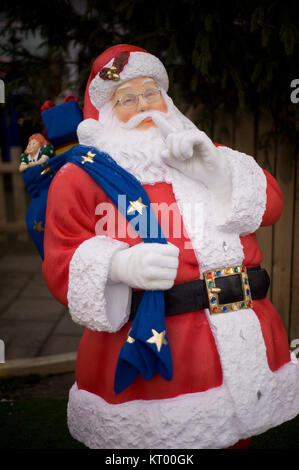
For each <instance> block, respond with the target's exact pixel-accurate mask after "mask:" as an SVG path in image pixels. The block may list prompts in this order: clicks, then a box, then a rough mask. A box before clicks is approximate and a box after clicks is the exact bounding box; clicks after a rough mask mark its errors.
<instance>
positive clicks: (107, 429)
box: [43, 149, 299, 448]
mask: <svg viewBox="0 0 299 470" xmlns="http://www.w3.org/2000/svg"><path fill="white" fill-rule="evenodd" d="M225 152H226V153H227V155H228V157H227V158H228V159H229V160H230V165H231V169H232V179H233V196H232V200H233V201H232V205H231V209H230V212H231V213H230V214H228V216H227V220H226V222H225V223H222V224H220V227H221V228H220V230H219V227H218V226H217V223H216V224H215V223H214V221H213V217H214V216H213V213H211V212H210V210H209V211H206V204H205V198H207V200H209V198H210V195H209V194H208V192H207V190H206V189H205V188H200V190H198V183H197V184H195V183H194V184H195V185H194V184H193V183H190V180H189V181H188V187H186V182H185V181H184V178H185V177H183V176H182V175H179V174H178V173H177V172H176V171H175V172H174V174H173V179H172V178H168V181H161V182H158V183H156V184H154V185H152V184H145V185H144V188H145V190H146V191H147V193H148V195H149V198H150V200H151V203H152V204H153V207H154V210H155V203H156V204H160V207H161V203H164V204H166V205H168V206H171V208H172V212H171V213H172V218H171V220H170V225H169V229H168V227H166V226H165V224H166V222H165V220H163V216H161V213H159V214H158V213H157V217H158V218H159V222H160V224H161V226H162V230H163V232H164V233H166V234H167V235H168V236H167V239H168V241H169V242H170V243H172V244H174V245H176V246H177V247H178V248H179V249H180V256H179V268H178V272H177V277H176V280H175V284H181V283H184V282H189V281H193V280H197V279H201V278H202V270H205V269H206V268H208V269H209V268H211V267H213V268H214V267H217V266H218V267H222V266H225V265H230V264H231V265H233V264H241V263H243V264H245V265H246V266H248V267H249V266H257V265H259V264H261V262H262V253H261V250H260V248H259V246H258V243H257V239H256V236H255V234H254V233H252V232H253V231H254V230H256V229H257V228H258V226H259V225H271V224H274V223H275V222H276V221H277V220H278V218H279V217H280V214H281V212H282V208H283V202H282V196H281V191H280V189H279V186H278V185H277V183H276V181H275V180H274V178H273V177H272V176H271V175H270V174H269V173H267V172H262V171H261V170H260V169H259V167H257V165H256V163H255V162H254V160H253V159H251V157H248V156H244V155H243V154H239V152H234V151H231V150H230V149H225V150H224V153H225ZM232 162H233V163H232ZM244 162H245V163H244ZM244 165H245V167H244ZM240 175H241V177H240ZM240 179H241V180H240ZM170 180H171V181H170ZM182 180H183V181H182ZM246 184H248V185H251V186H255V187H252V188H251V191H252V192H251V191H250V186H248V189H247V191H246V186H245V190H244V185H246ZM256 185H257V186H256ZM259 186H262V187H259ZM195 188H196V189H195ZM240 188H243V189H240ZM242 190H243V193H242ZM195 191H196V193H195ZM240 191H241V194H240ZM258 191H259V192H260V193H261V195H260V196H258V195H257V194H258ZM187 193H188V194H187ZM247 193H249V194H247ZM244 194H245V196H244ZM253 197H254V198H257V199H254V200H253V199H252V198H253ZM188 198H189V201H191V202H192V204H193V206H194V204H195V205H196V202H198V204H200V205H199V206H198V207H199V209H200V210H203V213H205V212H207V214H203V216H202V218H201V217H200V221H199V224H200V225H204V227H201V228H200V230H199V225H198V224H197V226H195V227H192V226H191V225H192V224H191V219H192V215H190V214H189V215H188V214H187V215H186V214H185V213H187V212H188V210H190V207H189V206H188V208H187V210H186V208H184V207H183V205H184V203H185V202H188V201H186V200H187V199H188ZM244 200H246V201H245V202H244ZM203 201H204V204H203ZM243 202H244V204H243ZM103 203H106V204H110V205H112V202H111V201H110V200H109V198H108V197H107V195H106V194H105V193H104V192H103V190H102V189H101V188H99V186H98V185H97V184H96V183H95V182H94V181H93V180H92V178H91V177H90V176H88V175H87V173H85V172H84V171H83V170H82V169H80V168H78V167H76V166H75V165H72V164H67V165H66V166H65V167H63V168H62V169H61V170H60V172H59V173H58V174H57V175H56V177H55V178H54V180H53V182H52V184H51V187H50V192H49V199H48V208H47V216H46V232H45V261H44V263H43V273H44V276H45V279H46V281H47V284H48V287H49V289H50V290H51V292H52V293H53V295H54V296H55V297H56V298H57V299H58V300H59V301H60V302H62V303H63V304H64V305H66V306H68V307H69V309H70V313H71V315H72V317H73V319H74V320H75V321H77V322H79V323H81V324H84V325H86V326H87V328H86V329H85V332H84V334H83V337H82V340H81V343H80V346H79V350H78V357H77V364H76V384H75V385H74V387H73V389H72V390H71V392H70V400H69V412H68V420H69V427H70V431H71V433H72V434H73V436H74V437H75V438H77V439H79V440H81V441H82V442H84V443H85V444H86V445H88V446H89V447H96V448H97V447H106V448H107V447H109V448H112V447H115V448H117V447H118V448H122V447H124V448H126V447H135V448H138V447H139V448H140V447H141V448H142V447H144V448H159V447H161V448H163V447H164V448H165V447H166V448H180V447H185V448H192V447H198V448H207V447H208V448H209V447H210V448H215V447H216V448H217V447H226V446H229V445H232V444H234V443H235V442H237V441H238V440H239V439H243V438H247V437H249V436H251V435H253V434H258V433H260V432H263V431H264V430H266V429H268V428H269V427H272V426H275V425H277V424H280V423H281V422H283V421H285V420H286V419H291V418H292V417H293V416H295V415H296V414H297V413H298V410H299V403H298V399H296V397H295V395H294V396H293V395H292V396H290V397H289V399H288V404H284V405H283V406H282V404H283V403H284V402H285V399H286V385H285V384H286V383H288V386H291V387H293V393H295V389H296V390H297V389H298V383H299V380H298V377H299V374H298V367H297V366H296V364H295V363H293V362H292V361H291V360H290V353H289V347H288V340H287V335H286V332H285V330H284V327H283V324H282V321H281V319H280V317H279V315H278V313H277V312H276V310H275V308H274V307H273V305H272V304H271V302H270V301H269V299H268V298H265V299H263V300H255V301H253V309H248V311H246V312H244V311H242V312H231V313H229V314H221V315H213V316H210V315H209V313H208V311H207V310H202V311H195V312H189V313H185V314H180V315H176V316H171V317H166V328H167V334H168V339H169V344H170V347H171V352H172V360H173V369H174V375H173V379H172V380H171V381H170V382H167V381H165V380H164V379H163V378H162V377H161V376H160V375H158V374H157V375H156V376H155V377H154V378H153V379H152V380H151V381H146V380H145V379H143V378H142V377H141V376H139V377H138V378H137V379H136V380H135V381H134V382H133V384H132V385H130V387H128V388H127V389H126V390H124V391H123V392H122V393H120V394H119V395H115V393H114V391H113V382H114V373H115V367H116V362H117V359H118V355H119V352H120V349H121V347H122V345H123V343H124V342H125V341H126V337H127V334H128V331H129V329H130V324H131V322H128V315H129V310H130V295H131V289H130V288H129V287H128V286H125V285H109V280H107V276H108V269H109V262H110V259H111V256H112V255H113V254H114V252H115V251H116V250H118V249H123V248H125V247H127V246H133V245H135V244H136V243H140V242H142V240H141V239H140V238H139V237H136V234H134V233H133V232H132V230H130V228H129V227H127V231H126V233H125V234H124V233H123V224H125V225H127V223H126V222H124V219H123V218H122V216H120V215H119V214H118V213H117V210H116V209H115V212H110V213H109V214H110V216H109V217H108V218H107V213H104V214H103V213H100V212H101V207H102V208H103ZM242 204H243V206H242ZM99 205H100V206H99ZM104 207H105V206H104ZM107 207H108V206H107ZM96 208H100V209H96ZM250 211H252V213H251V214H250V216H249V217H248V213H250ZM240 214H241V215H240ZM209 217H211V219H212V223H211V224H210V221H209ZM214 219H215V220H216V216H215V217H214ZM254 219H256V220H254ZM174 220H176V223H177V221H178V220H180V222H181V226H182V227H183V230H182V232H181V233H182V235H181V236H180V237H179V238H178V237H177V225H176V229H174V223H173V221H174ZM104 221H105V223H104ZM205 226H207V231H208V233H207V234H205ZM208 226H210V227H211V229H209V227H208ZM109 227H110V228H109ZM113 229H115V230H113ZM107 230H108V235H110V233H111V230H112V232H113V233H111V235H112V236H108V237H107ZM209 230H210V232H209ZM95 231H96V235H95ZM199 231H201V232H202V233H201V235H200V236H199V237H198V235H197V234H198V233H199ZM214 232H217V234H218V235H217V234H216V235H215V234H214ZM219 233H220V235H219ZM213 234H214V235H213ZM214 238H215V239H216V242H215V244H214V246H211V245H213V243H214V242H213V240H214ZM209 250H211V251H210V253H209ZM202 251H207V255H206V257H205V256H201V253H202ZM230 251H231V252H230ZM215 253H216V257H215ZM213 257H214V258H215V259H214V260H213ZM210 259H212V262H211V264H209V260H210ZM217 262H219V264H218V265H217ZM215 263H216V265H215ZM53 273H54V275H53ZM242 316H243V317H242ZM246 316H248V318H247V317H246ZM216 317H217V318H216ZM257 336H258V337H259V338H258V340H256V337H257ZM244 345H245V346H244ZM240 368H241V369H240ZM242 368H243V370H242ZM269 383H270V385H269ZM240 384H243V385H242V386H243V387H244V389H242V386H240ZM297 396H298V395H297ZM266 404H267V405H266ZM278 408H279V410H278V412H277V409H278ZM282 408H283V409H282ZM274 410H276V411H275V412H274ZM132 416H134V418H133V419H132Z"/></svg>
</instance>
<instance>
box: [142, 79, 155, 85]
mask: <svg viewBox="0 0 299 470" xmlns="http://www.w3.org/2000/svg"><path fill="white" fill-rule="evenodd" d="M148 82H153V83H155V81H154V80H153V79H152V78H146V79H145V80H144V81H143V82H142V85H144V84H145V83H148Z"/></svg>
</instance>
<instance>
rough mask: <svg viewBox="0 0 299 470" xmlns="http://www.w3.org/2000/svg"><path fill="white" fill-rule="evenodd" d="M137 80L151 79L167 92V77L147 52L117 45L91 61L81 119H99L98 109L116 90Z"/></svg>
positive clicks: (161, 67)
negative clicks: (125, 83)
mask: <svg viewBox="0 0 299 470" xmlns="http://www.w3.org/2000/svg"><path fill="white" fill-rule="evenodd" d="M137 77H151V78H153V79H154V80H155V81H156V82H157V84H158V86H160V87H161V88H163V89H164V90H165V91H167V90H168V84H169V82H168V75H167V72H166V69H165V67H164V65H163V64H162V62H161V61H160V60H159V59H158V58H157V57H155V56H153V55H152V54H149V53H148V52H147V51H146V50H144V49H141V48H140V47H137V46H131V45H129V44H118V45H117V46H112V47H110V48H109V49H107V50H106V51H105V52H103V53H102V54H101V55H99V57H98V58H97V59H96V60H95V61H94V63H93V66H92V69H91V73H90V76H89V79H88V83H87V86H86V90H85V97H84V119H88V118H93V119H98V118H99V111H100V108H101V107H102V106H103V104H105V103H106V102H107V101H109V100H110V98H111V97H112V96H113V93H114V91H115V90H116V88H117V87H118V86H120V85H121V84H122V83H124V82H126V81H127V80H132V79H133V78H137Z"/></svg>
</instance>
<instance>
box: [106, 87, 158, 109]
mask: <svg viewBox="0 0 299 470" xmlns="http://www.w3.org/2000/svg"><path fill="white" fill-rule="evenodd" d="M139 96H142V97H143V99H145V101H146V102H147V103H150V104H151V103H156V102H157V101H159V99H160V98H161V90H160V89H159V88H147V89H146V90H144V92H143V93H125V94H124V95H122V97H121V98H119V99H118V100H117V101H116V103H115V105H114V107H115V106H117V105H118V104H120V105H121V106H123V107H124V108H127V109H130V108H134V107H135V106H137V104H138V97H139Z"/></svg>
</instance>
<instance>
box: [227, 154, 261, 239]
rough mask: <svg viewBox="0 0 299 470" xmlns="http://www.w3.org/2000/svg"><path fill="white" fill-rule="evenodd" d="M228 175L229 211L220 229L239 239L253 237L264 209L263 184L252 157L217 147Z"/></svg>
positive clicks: (259, 169) (257, 166)
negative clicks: (227, 168) (227, 167)
mask: <svg viewBox="0 0 299 470" xmlns="http://www.w3.org/2000/svg"><path fill="white" fill-rule="evenodd" d="M218 149H219V151H220V152H221V156H223V157H225V158H226V160H227V163H228V165H229V168H230V171H231V175H232V197H231V207H230V210H229V211H228V215H227V217H226V219H225V221H224V223H222V224H221V226H220V229H221V230H223V231H228V232H235V233H238V234H239V235H246V234H249V233H254V232H255V231H256V230H257V229H258V228H259V226H260V224H261V221H262V217H263V215H264V212H265V208H266V201H267V196H266V189H267V181H266V177H265V175H264V172H263V170H262V169H261V168H260V167H259V165H258V164H257V163H256V161H255V160H254V158H253V157H250V156H249V155H246V154H245V153H241V152H238V151H236V150H232V149H230V148H228V147H218Z"/></svg>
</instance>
